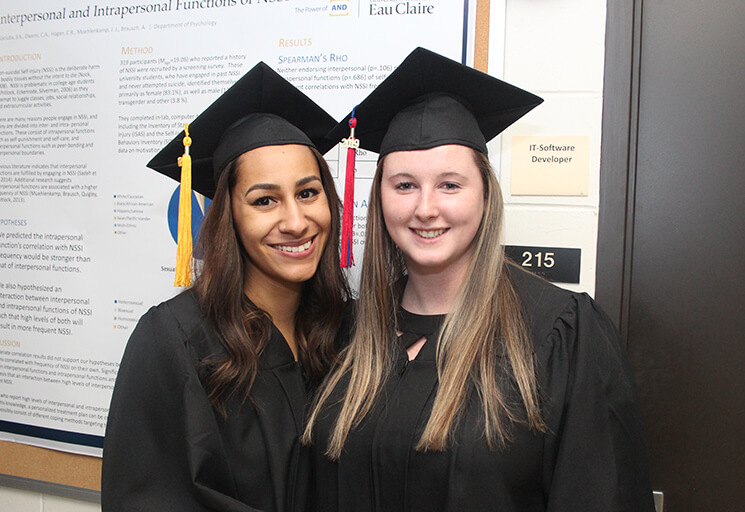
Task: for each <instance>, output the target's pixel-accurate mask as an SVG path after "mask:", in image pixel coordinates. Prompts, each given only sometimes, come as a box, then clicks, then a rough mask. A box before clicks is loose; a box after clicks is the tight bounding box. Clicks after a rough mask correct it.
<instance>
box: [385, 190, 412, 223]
mask: <svg viewBox="0 0 745 512" xmlns="http://www.w3.org/2000/svg"><path fill="white" fill-rule="evenodd" d="M407 202H408V196H401V195H395V194H393V193H392V192H388V193H386V191H385V189H384V190H381V191H380V207H381V208H380V209H381V212H382V213H383V220H384V221H385V223H386V225H388V224H391V223H396V222H401V221H402V220H404V219H405V218H406V211H407V209H408V205H407Z"/></svg>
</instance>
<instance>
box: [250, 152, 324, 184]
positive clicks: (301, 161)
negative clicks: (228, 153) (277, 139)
mask: <svg viewBox="0 0 745 512" xmlns="http://www.w3.org/2000/svg"><path fill="white" fill-rule="evenodd" d="M310 175H313V176H317V177H319V178H320V175H321V173H320V169H319V167H318V162H317V161H316V157H315V156H314V154H313V152H312V151H311V150H310V148H309V147H307V146H303V145H299V144H287V145H281V146H263V147H260V148H256V149H252V150H251V151H247V152H245V153H243V154H242V155H241V156H240V157H238V160H237V162H236V181H237V182H256V181H261V182H266V183H284V182H288V183H294V182H295V181H297V180H298V179H301V178H305V177H307V176H310Z"/></svg>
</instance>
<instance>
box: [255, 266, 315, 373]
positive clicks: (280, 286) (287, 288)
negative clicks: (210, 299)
mask: <svg viewBox="0 0 745 512" xmlns="http://www.w3.org/2000/svg"><path fill="white" fill-rule="evenodd" d="M243 290H244V292H245V294H246V296H247V297H248V298H249V299H250V300H251V302H253V303H254V304H255V305H256V306H257V307H259V308H260V309H262V310H263V311H266V312H267V313H268V314H269V316H270V317H271V319H272V323H273V324H274V325H275V326H276V327H277V329H279V332H281V333H282V336H284V338H285V340H286V341H287V344H288V345H289V347H290V350H292V354H293V355H294V356H295V359H296V360H297V357H298V353H297V345H298V344H297V339H296V336H295V316H296V313H297V309H298V306H299V305H300V293H301V291H302V283H278V282H276V281H272V280H268V279H264V280H258V279H251V277H250V276H248V277H246V281H245V285H244V288H243Z"/></svg>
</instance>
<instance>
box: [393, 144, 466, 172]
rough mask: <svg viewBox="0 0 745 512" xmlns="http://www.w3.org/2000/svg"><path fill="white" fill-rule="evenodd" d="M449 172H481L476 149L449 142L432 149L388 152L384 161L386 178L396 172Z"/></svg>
mask: <svg viewBox="0 0 745 512" xmlns="http://www.w3.org/2000/svg"><path fill="white" fill-rule="evenodd" d="M448 172H452V173H458V174H463V175H465V176H470V175H472V174H476V175H478V174H480V171H479V168H478V166H477V165H476V160H475V158H474V150H473V149H471V148H468V147H466V146H460V145H457V144H448V145H444V146H437V147H434V148H431V149H421V150H414V151H394V152H392V153H389V154H387V155H386V156H385V159H384V161H383V177H384V178H385V177H390V176H394V175H396V174H411V175H416V176H435V175H439V174H443V173H448Z"/></svg>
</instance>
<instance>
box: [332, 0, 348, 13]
mask: <svg viewBox="0 0 745 512" xmlns="http://www.w3.org/2000/svg"><path fill="white" fill-rule="evenodd" d="M330 2H331V11H330V12H329V16H349V0H330Z"/></svg>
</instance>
